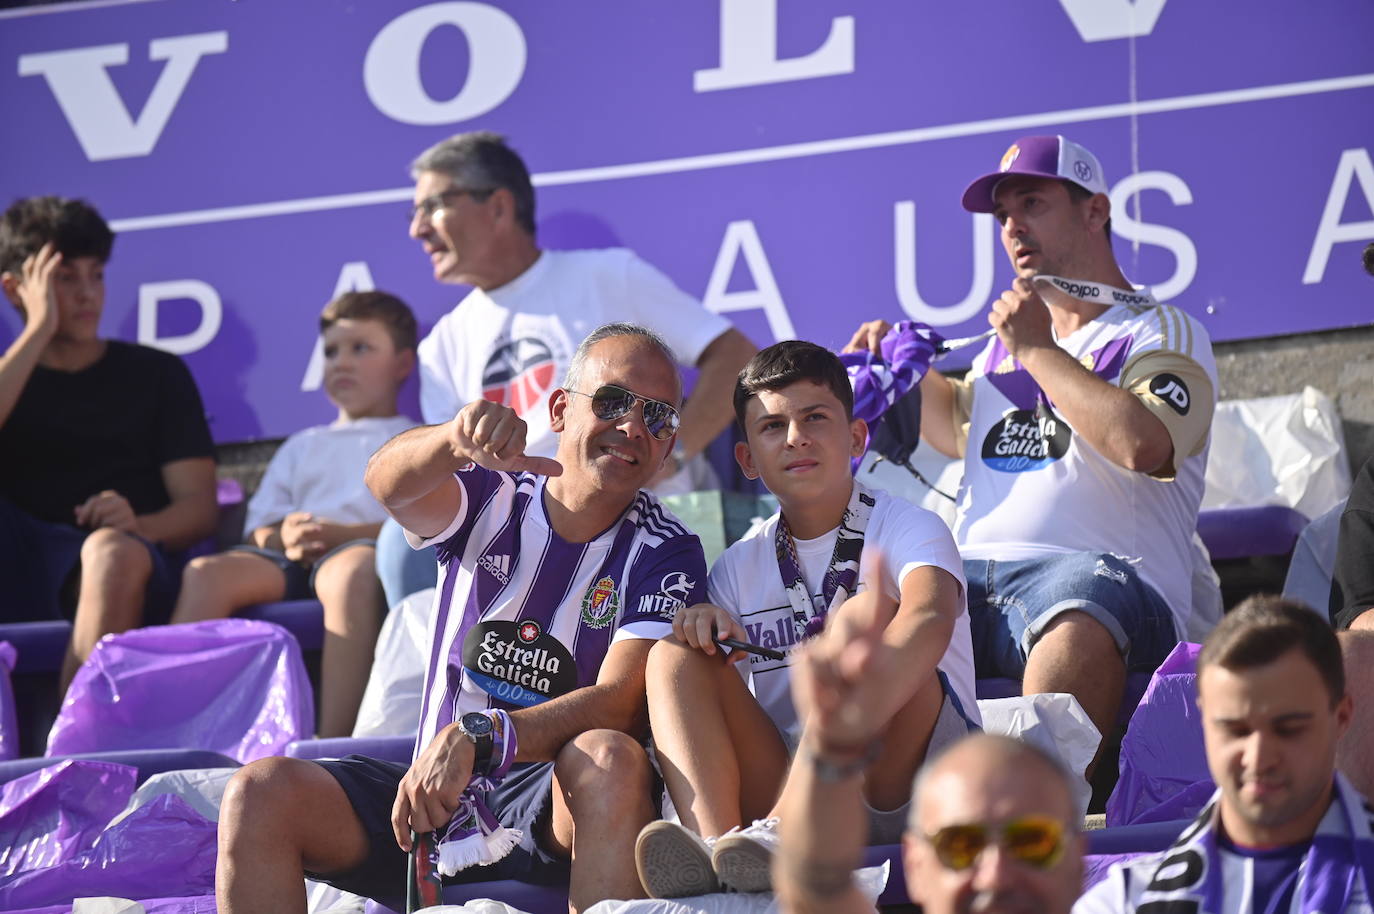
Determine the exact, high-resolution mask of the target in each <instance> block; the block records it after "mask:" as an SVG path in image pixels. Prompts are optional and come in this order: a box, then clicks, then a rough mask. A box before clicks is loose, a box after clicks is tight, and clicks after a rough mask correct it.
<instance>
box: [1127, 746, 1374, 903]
mask: <svg viewBox="0 0 1374 914" xmlns="http://www.w3.org/2000/svg"><path fill="white" fill-rule="evenodd" d="M1220 795H1221V791H1220V790H1218V791H1217V792H1216V793H1215V794H1213V795H1212V799H1211V801H1210V802H1209V803H1208V804H1207V806H1206V807H1204V808H1203V810H1202V812H1201V813H1199V814H1198V817H1197V818H1196V819H1195V820H1194V821H1193V823H1192V824H1191V825H1189V826H1188V827H1187V828H1186V829H1184V831H1183V834H1181V835H1179V837H1178V840H1177V841H1175V842H1174V844H1173V846H1172V847H1170V848H1169V850H1167V851H1165V852H1164V853H1163V854H1161V855H1160V863H1159V866H1158V867H1156V868H1155V870H1154V872H1153V874H1151V877H1150V883H1149V885H1148V886H1147V887H1146V888H1145V890H1144V891H1143V892H1142V893H1141V895H1140V896H1139V898H1138V899H1137V900H1136V904H1135V906H1134V907H1133V908H1132V910H1133V911H1136V912H1143V911H1163V910H1175V907H1173V906H1170V904H1169V903H1171V902H1173V903H1182V904H1183V905H1184V906H1186V907H1187V908H1189V909H1191V910H1195V911H1200V912H1203V914H1219V912H1221V911H1223V910H1225V908H1224V907H1223V900H1224V895H1225V892H1226V886H1224V885H1222V864H1221V858H1220V852H1219V850H1218V848H1217V827H1218V824H1219V821H1220V815H1221V814H1220V811H1219V808H1218V804H1219V802H1220V800H1219V798H1220ZM1331 805H1332V809H1331V811H1330V812H1329V813H1328V814H1327V816H1326V817H1325V818H1323V819H1322V824H1321V825H1320V826H1318V828H1317V833H1316V834H1315V835H1314V836H1313V838H1312V845H1311V847H1310V848H1309V849H1308V851H1307V855H1306V857H1305V858H1304V859H1303V862H1302V864H1301V866H1300V868H1299V871H1298V885H1297V889H1296V890H1295V892H1294V895H1293V897H1294V900H1295V906H1294V908H1293V909H1292V910H1294V911H1296V912H1298V914H1335V912H1338V911H1345V910H1346V909H1347V907H1348V904H1349V900H1350V897H1351V892H1352V889H1353V888H1354V887H1355V884H1356V881H1357V880H1358V881H1359V883H1360V885H1361V888H1362V889H1363V892H1364V895H1365V897H1366V898H1370V897H1371V895H1370V887H1371V886H1372V885H1374V828H1371V825H1372V824H1374V823H1372V820H1374V808H1371V807H1370V805H1369V804H1368V802H1367V801H1366V800H1365V799H1364V797H1362V796H1360V794H1359V793H1358V792H1356V790H1355V789H1354V788H1353V787H1351V786H1350V783H1349V782H1348V781H1346V779H1345V778H1344V777H1343V776H1342V775H1341V774H1340V773H1339V772H1337V774H1336V779H1335V791H1334V794H1333V797H1332V804H1331ZM1332 813H1334V814H1332ZM1199 903H1200V906H1199ZM1177 909H1178V910H1184V907H1178V908H1177Z"/></svg>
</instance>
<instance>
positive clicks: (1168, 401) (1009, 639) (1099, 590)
mask: <svg viewBox="0 0 1374 914" xmlns="http://www.w3.org/2000/svg"><path fill="white" fill-rule="evenodd" d="M963 205H964V208H965V209H967V210H969V211H971V212H981V213H992V214H993V215H994V216H996V217H997V221H998V223H999V224H1000V225H1001V239H1002V246H1003V247H1004V248H1005V249H1006V252H1007V256H1008V257H1009V258H1010V259H1011V263H1012V267H1013V269H1014V270H1015V272H1016V279H1015V280H1014V281H1013V282H1012V287H1011V288H1010V289H1008V290H1006V291H1005V292H1003V293H1002V296H1001V298H999V299H998V300H997V301H995V302H993V305H992V313H991V314H989V315H988V322H989V323H990V324H991V325H992V327H993V329H994V330H995V331H996V336H995V337H994V338H993V339H992V340H991V341H990V342H989V343H988V345H987V348H986V349H984V350H983V352H982V353H980V354H979V355H978V357H977V358H975V359H974V360H973V365H972V367H971V369H970V370H969V373H968V375H967V377H965V378H964V379H963V380H961V381H955V380H951V379H949V378H946V377H944V376H942V375H940V374H939V373H938V372H929V373H928V374H927V375H926V376H925V378H924V379H922V381H921V391H922V395H923V401H922V409H921V433H922V436H923V437H924V438H925V440H926V441H928V442H930V443H931V444H932V445H933V446H934V447H935V448H936V449H937V450H939V451H940V452H941V453H944V454H946V455H948V456H951V457H963V458H964V485H963V491H962V493H961V497H960V502H959V512H958V518H957V520H956V522H955V539H956V540H957V541H958V543H959V548H960V552H961V554H962V555H963V558H964V573H965V577H966V578H967V579H968V586H969V592H968V601H969V613H970V619H971V622H972V626H973V641H974V653H975V662H976V664H977V671H978V675H979V676H980V677H991V676H1006V677H1012V678H1017V679H1021V680H1022V688H1023V691H1024V692H1026V693H1027V694H1029V693H1034V692H1070V693H1072V694H1073V695H1074V696H1075V697H1077V699H1078V700H1079V702H1080V703H1081V704H1082V705H1083V707H1084V709H1085V710H1086V711H1087V712H1088V715H1089V716H1090V717H1091V718H1092V720H1093V722H1094V723H1095V724H1096V725H1097V727H1098V729H1099V730H1100V731H1102V732H1104V733H1105V732H1108V731H1109V730H1110V729H1111V727H1112V724H1113V722H1114V720H1115V716H1116V712H1117V706H1118V705H1119V703H1120V701H1121V695H1122V690H1123V689H1124V686H1125V677H1126V672H1127V670H1128V669H1130V670H1137V669H1140V670H1148V669H1153V668H1154V667H1155V666H1157V665H1158V663H1159V662H1160V661H1161V660H1162V659H1163V658H1164V657H1165V655H1166V654H1167V653H1168V651H1169V650H1170V648H1171V647H1172V646H1173V644H1174V643H1175V642H1176V641H1177V640H1178V639H1179V637H1181V636H1182V635H1183V634H1184V633H1185V632H1186V630H1187V623H1188V618H1189V615H1190V612H1191V604H1192V599H1191V583H1190V582H1191V576H1192V568H1193V552H1192V536H1193V531H1194V529H1195V528H1196V525H1197V510H1198V504H1199V502H1200V501H1201V499H1202V488H1203V474H1204V471H1205V469H1206V464H1207V445H1208V429H1209V427H1210V425H1211V419H1212V411H1213V407H1214V405H1215V397H1216V366H1215V364H1214V362H1213V359H1212V351H1211V343H1210V341H1209V340H1208V337H1207V333H1206V331H1205V330H1204V329H1203V328H1202V325H1201V324H1199V323H1198V322H1197V321H1195V320H1193V318H1191V317H1189V316H1188V315H1187V314H1185V313H1184V312H1183V311H1181V310H1180V309H1178V308H1175V307H1172V306H1168V305H1161V304H1160V303H1159V302H1157V301H1156V300H1155V299H1154V298H1153V296H1151V295H1150V294H1149V293H1148V291H1146V290H1136V289H1134V288H1133V287H1132V286H1131V284H1130V282H1129V281H1128V280H1127V279H1126V277H1125V276H1124V275H1123V274H1122V272H1121V269H1120V267H1118V266H1117V263H1116V258H1115V256H1114V255H1113V253H1112V248H1111V234H1110V219H1111V202H1110V201H1109V200H1108V197H1107V184H1106V181H1105V179H1104V178H1103V174H1102V167H1101V165H1100V164H1099V163H1098V161H1097V158H1096V157H1095V156H1094V155H1093V154H1092V153H1091V152H1089V151H1088V150H1086V149H1084V148H1083V147H1082V146H1079V145H1078V144H1076V143H1073V142H1070V141H1069V140H1066V139H1065V138H1063V137H1062V136H1033V137H1024V138H1022V139H1020V140H1018V141H1017V142H1016V143H1014V144H1012V146H1011V148H1010V149H1008V150H1007V152H1006V154H1005V155H1003V157H1002V163H1001V167H1000V168H999V170H998V171H997V172H994V173H993V174H989V175H985V176H983V177H981V178H979V179H978V180H976V181H974V182H973V183H972V184H970V185H969V187H968V189H967V190H966V191H964V196H963ZM887 329H888V328H887V325H886V324H885V323H884V322H881V321H874V322H871V323H868V324H865V325H863V326H862V327H861V328H860V329H859V331H858V332H857V333H856V334H855V336H854V339H853V340H851V342H850V346H849V348H852V349H860V348H871V349H874V350H875V351H876V348H877V343H878V341H879V340H880V339H881V338H882V336H883V335H884V334H885V333H886V331H887Z"/></svg>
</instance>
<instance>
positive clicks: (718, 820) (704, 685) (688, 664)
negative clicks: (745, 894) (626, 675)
mask: <svg viewBox="0 0 1374 914" xmlns="http://www.w3.org/2000/svg"><path fill="white" fill-rule="evenodd" d="M645 681H646V687H647V690H648V695H649V720H650V722H651V725H652V726H653V730H654V747H655V750H654V751H655V754H656V755H657V757H658V762H659V768H660V769H661V770H662V772H663V780H664V783H665V784H666V785H667V787H668V795H669V796H671V797H672V798H673V806H674V808H676V809H677V813H678V816H679V817H680V818H681V819H682V824H683V825H685V826H687V827H688V828H690V829H692V830H694V831H695V832H697V834H699V835H702V836H703V837H711V836H715V835H722V834H724V833H725V832H727V831H729V830H730V829H731V828H734V827H735V826H737V825H741V824H743V823H744V822H746V821H751V820H753V819H756V818H761V817H762V816H764V815H767V814H768V813H769V811H770V810H771V809H772V808H773V803H774V801H775V800H776V799H777V797H778V794H779V792H780V790H781V788H782V780H783V777H784V776H785V775H786V773H787V762H788V758H787V747H786V746H785V745H784V744H783V741H782V738H781V737H780V736H779V734H778V730H777V727H776V726H775V725H774V724H773V722H772V720H771V719H769V717H768V715H767V713H765V712H764V710H763V707H762V706H761V705H759V703H758V701H757V700H755V698H754V696H753V695H752V694H750V692H749V688H748V686H746V685H745V682H744V679H743V678H742V677H741V676H740V674H739V671H738V670H737V669H735V667H734V666H733V665H730V664H727V663H726V662H725V657H724V654H723V652H718V653H716V654H714V655H707V654H704V653H702V652H701V651H699V650H697V649H696V648H693V647H690V646H688V645H685V644H682V643H681V642H678V641H674V640H670V639H664V640H661V641H659V642H657V643H656V644H655V645H654V647H653V650H652V651H650V652H649V662H648V666H647V669H646V672H645ZM740 759H748V760H749V763H748V764H747V765H741V764H740Z"/></svg>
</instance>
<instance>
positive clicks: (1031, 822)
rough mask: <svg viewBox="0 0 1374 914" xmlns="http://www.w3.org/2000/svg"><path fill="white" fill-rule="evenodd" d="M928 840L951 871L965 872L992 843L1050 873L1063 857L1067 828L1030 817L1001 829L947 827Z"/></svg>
mask: <svg viewBox="0 0 1374 914" xmlns="http://www.w3.org/2000/svg"><path fill="white" fill-rule="evenodd" d="M926 840H927V841H929V842H930V845H931V847H933V848H935V856H936V857H938V858H939V859H940V862H941V863H943V864H944V865H945V866H946V867H948V868H949V869H952V870H966V869H968V868H969V867H971V866H973V864H974V863H976V862H977V860H978V856H979V855H980V854H982V853H983V851H984V850H986V849H987V846H988V845H989V844H993V843H997V844H1000V845H1001V846H1002V848H1003V849H1004V850H1005V851H1006V852H1007V853H1009V854H1011V855H1012V856H1013V857H1015V858H1016V859H1017V860H1019V861H1021V862H1022V863H1026V864H1029V865H1031V866H1033V867H1035V868H1036V869H1041V870H1047V869H1049V868H1050V867H1052V866H1054V865H1055V864H1056V863H1058V862H1059V858H1060V857H1062V856H1063V855H1064V826H1063V825H1062V824H1061V823H1059V822H1058V821H1056V820H1055V819H1050V818H1047V817H1044V816H1027V817H1026V818H1024V819H1017V820H1015V821H1013V822H1008V823H1006V824H1005V825H1003V826H1001V827H1000V828H994V827H992V826H988V825H983V824H982V823H978V822H974V823H970V824H968V825H946V826H945V827H944V828H942V829H940V830H939V831H937V832H936V833H935V834H933V835H926Z"/></svg>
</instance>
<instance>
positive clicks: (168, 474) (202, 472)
mask: <svg viewBox="0 0 1374 914" xmlns="http://www.w3.org/2000/svg"><path fill="white" fill-rule="evenodd" d="M162 483H163V485H164V486H166V487H167V496H168V497H169V498H170V499H171V502H170V503H169V504H168V505H167V507H165V508H163V509H162V510H161V511H155V512H154V513H152V514H143V515H140V516H139V518H138V532H139V533H140V534H142V535H143V537H144V538H146V539H150V540H152V541H153V542H155V543H163V544H164V545H167V546H170V547H172V548H173V549H185V548H187V547H188V546H193V545H195V544H196V543H198V542H200V541H201V540H203V539H205V538H206V537H207V536H210V535H212V534H213V533H214V532H215V523H216V522H217V521H218V519H219V504H218V502H217V501H216V499H215V461H214V460H212V459H211V458H209V457H188V458H186V459H185V460H173V461H172V462H170V463H165V464H163V465H162Z"/></svg>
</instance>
